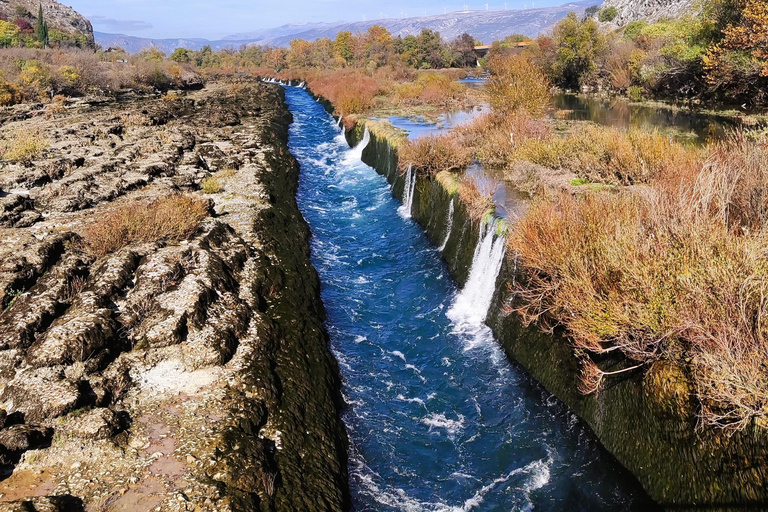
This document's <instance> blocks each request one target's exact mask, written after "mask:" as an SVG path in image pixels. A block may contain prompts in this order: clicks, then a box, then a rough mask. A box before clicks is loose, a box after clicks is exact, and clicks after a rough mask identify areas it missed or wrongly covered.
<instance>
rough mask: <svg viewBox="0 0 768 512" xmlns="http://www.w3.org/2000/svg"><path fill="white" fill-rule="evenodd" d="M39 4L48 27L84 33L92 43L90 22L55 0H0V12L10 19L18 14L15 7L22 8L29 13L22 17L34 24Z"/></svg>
mask: <svg viewBox="0 0 768 512" xmlns="http://www.w3.org/2000/svg"><path fill="white" fill-rule="evenodd" d="M39 6H42V7H43V14H44V17H45V20H46V21H47V22H48V26H49V27H51V28H55V29H57V30H61V31H62V32H66V33H68V34H75V35H84V36H85V37H86V38H87V39H88V42H89V43H90V44H93V42H94V37H93V27H92V26H91V22H90V21H88V20H87V19H86V18H85V16H83V15H82V14H80V13H79V12H77V11H76V10H74V9H73V8H71V7H69V6H66V5H64V4H60V3H59V2H56V1H55V0H0V14H2V15H4V16H5V17H6V18H8V19H10V20H12V19H13V18H15V17H16V16H17V15H18V14H17V13H18V12H19V11H17V9H24V10H26V11H27V12H28V13H29V15H28V16H24V17H25V18H26V19H27V20H28V21H30V22H31V23H32V24H33V25H34V22H35V21H36V20H37V12H38V7H39Z"/></svg>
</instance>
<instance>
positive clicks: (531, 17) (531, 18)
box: [96, 0, 600, 53]
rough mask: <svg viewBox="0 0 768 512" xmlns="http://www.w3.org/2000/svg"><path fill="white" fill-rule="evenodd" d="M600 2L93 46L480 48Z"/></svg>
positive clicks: (103, 40)
mask: <svg viewBox="0 0 768 512" xmlns="http://www.w3.org/2000/svg"><path fill="white" fill-rule="evenodd" d="M599 3H600V0H580V1H578V2H573V3H569V4H565V5H560V6H556V7H545V8H540V9H525V10H523V9H518V10H509V11H464V12H452V13H448V14H440V15H437V16H422V17H418V18H401V19H380V20H370V21H359V22H338V23H301V24H289V25H283V26H281V27H276V28H270V29H265V30H256V31H253V32H247V33H243V34H235V35H231V36H227V37H226V38H224V39H222V40H219V41H208V40H205V39H146V38H138V37H131V36H126V35H120V34H106V33H98V32H97V33H96V41H97V42H98V43H99V44H101V45H102V46H104V47H107V46H120V47H122V48H124V49H125V50H127V51H129V52H131V53H135V52H137V51H139V50H141V49H142V48H147V47H149V46H157V47H158V48H160V49H161V50H163V51H164V52H166V53H170V52H173V50H175V49H176V48H180V47H183V48H189V49H193V50H199V49H200V48H202V47H203V46H204V45H206V44H209V45H211V47H212V48H213V49H221V48H226V47H230V46H231V47H238V46H240V45H243V44H260V45H270V46H288V43H289V42H290V41H291V39H295V38H301V39H306V40H308V41H314V40H316V39H319V38H322V37H330V38H335V37H336V34H338V33H339V32H341V31H344V30H349V31H350V32H353V33H354V32H357V31H361V32H364V31H366V30H368V28H370V27H371V26H373V25H382V26H384V27H386V28H387V29H388V30H389V31H390V32H391V33H392V34H393V35H394V36H403V37H404V36H407V35H416V34H418V33H419V32H421V30H422V29H425V28H428V29H431V30H436V31H438V32H440V34H441V35H442V36H443V37H444V38H445V39H447V40H452V39H454V38H456V37H458V36H460V35H461V34H463V33H465V32H466V33H469V34H471V35H472V36H473V37H475V38H476V39H480V40H481V41H483V42H484V43H491V42H492V41H494V40H497V39H503V38H504V37H506V36H508V35H510V34H515V33H518V34H525V35H527V36H530V37H535V36H537V35H538V34H540V33H542V32H545V31H547V30H548V29H549V28H551V27H552V25H554V24H555V23H557V22H558V21H559V20H560V19H561V18H563V17H564V16H565V15H566V14H568V13H569V12H576V13H579V14H582V13H583V12H584V10H585V9H586V8H587V7H590V6H592V5H597V4H599Z"/></svg>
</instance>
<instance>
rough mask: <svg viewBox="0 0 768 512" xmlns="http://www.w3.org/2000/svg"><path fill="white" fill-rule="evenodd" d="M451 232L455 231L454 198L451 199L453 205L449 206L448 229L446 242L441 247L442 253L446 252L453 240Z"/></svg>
mask: <svg viewBox="0 0 768 512" xmlns="http://www.w3.org/2000/svg"><path fill="white" fill-rule="evenodd" d="M451 230H453V198H451V204H450V206H448V229H447V230H446V231H445V240H443V243H442V245H440V249H438V250H439V251H440V252H443V251H444V250H445V246H446V245H448V239H449V238H451Z"/></svg>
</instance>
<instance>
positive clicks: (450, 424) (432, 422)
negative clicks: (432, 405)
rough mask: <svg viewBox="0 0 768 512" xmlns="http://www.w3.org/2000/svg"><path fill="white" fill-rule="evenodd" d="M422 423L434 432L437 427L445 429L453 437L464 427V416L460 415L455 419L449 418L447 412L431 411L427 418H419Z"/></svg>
mask: <svg viewBox="0 0 768 512" xmlns="http://www.w3.org/2000/svg"><path fill="white" fill-rule="evenodd" d="M419 421H420V422H421V423H423V424H424V425H426V426H428V427H429V431H430V432H432V431H433V430H435V429H442V430H445V433H446V434H448V437H449V438H451V439H453V438H455V437H456V434H458V433H459V432H460V431H461V430H462V429H463V428H464V416H462V415H461V414H459V415H458V418H457V419H455V420H452V419H449V418H448V417H447V416H446V415H445V414H442V413H440V414H436V413H431V414H430V415H429V416H427V417H426V418H421V419H420V420H419Z"/></svg>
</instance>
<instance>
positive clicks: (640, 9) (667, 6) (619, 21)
mask: <svg viewBox="0 0 768 512" xmlns="http://www.w3.org/2000/svg"><path fill="white" fill-rule="evenodd" d="M695 4H696V0H605V3H603V8H606V7H611V6H613V7H616V10H617V11H618V13H619V15H618V16H617V17H616V19H614V20H613V23H615V24H616V25H618V26H623V25H626V24H627V23H629V22H631V21H636V20H646V21H651V22H653V21H658V20H660V19H662V18H679V17H680V16H682V15H683V14H684V13H685V12H686V11H688V10H690V9H692V8H693V7H694V5H695Z"/></svg>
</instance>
